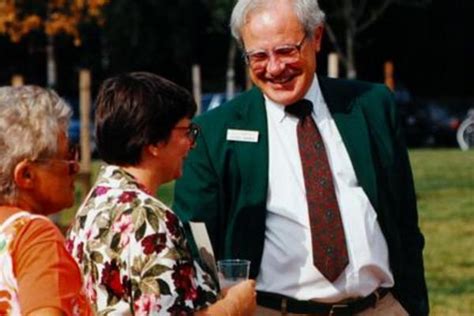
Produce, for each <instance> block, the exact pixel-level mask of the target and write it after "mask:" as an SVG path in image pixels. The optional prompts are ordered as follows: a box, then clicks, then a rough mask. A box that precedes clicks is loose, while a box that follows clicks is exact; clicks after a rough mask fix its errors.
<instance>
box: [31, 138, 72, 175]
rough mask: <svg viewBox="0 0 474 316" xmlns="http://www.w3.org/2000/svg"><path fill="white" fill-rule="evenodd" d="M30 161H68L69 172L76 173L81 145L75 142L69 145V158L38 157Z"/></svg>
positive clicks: (70, 173)
mask: <svg viewBox="0 0 474 316" xmlns="http://www.w3.org/2000/svg"><path fill="white" fill-rule="evenodd" d="M30 162H32V163H48V162H59V163H66V164H67V167H68V174H69V175H74V174H76V173H77V172H78V164H79V146H77V145H76V144H73V143H70V144H69V145H68V158H67V159H56V158H36V159H31V160H30Z"/></svg>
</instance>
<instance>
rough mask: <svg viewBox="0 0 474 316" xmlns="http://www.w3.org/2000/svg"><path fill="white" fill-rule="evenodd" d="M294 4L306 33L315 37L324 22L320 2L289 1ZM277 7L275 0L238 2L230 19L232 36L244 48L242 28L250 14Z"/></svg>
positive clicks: (242, 0) (244, 0)
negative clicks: (316, 31)
mask: <svg viewBox="0 0 474 316" xmlns="http://www.w3.org/2000/svg"><path fill="white" fill-rule="evenodd" d="M289 1H292V2H293V8H294V12H295V14H296V16H297V17H298V19H299V20H300V22H301V25H302V26H303V29H304V31H305V33H306V34H307V35H309V36H311V35H313V32H314V30H315V29H316V27H317V26H318V25H320V24H321V23H323V22H324V12H323V11H322V10H321V9H320V8H319V4H318V0H289ZM274 5H275V0H238V1H237V3H236V5H235V7H234V9H233V10H232V16H231V18H230V30H231V32H232V36H234V38H235V39H236V40H237V42H238V43H239V44H240V45H241V46H242V47H243V41H242V34H241V31H242V28H243V27H244V25H245V24H246V23H247V22H248V16H249V14H250V13H252V12H255V11H257V10H261V9H265V8H268V7H271V6H274Z"/></svg>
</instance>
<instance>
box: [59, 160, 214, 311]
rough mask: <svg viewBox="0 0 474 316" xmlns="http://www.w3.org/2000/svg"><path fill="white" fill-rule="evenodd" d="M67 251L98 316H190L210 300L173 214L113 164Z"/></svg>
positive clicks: (209, 288) (205, 279)
mask: <svg viewBox="0 0 474 316" xmlns="http://www.w3.org/2000/svg"><path fill="white" fill-rule="evenodd" d="M66 247H67V248H68V250H69V251H70V252H71V254H72V255H73V257H74V258H75V259H76V261H77V263H78V264H79V266H80V268H81V270H82V272H83V276H84V284H85V291H86V295H87V296H88V298H89V299H90V301H91V303H92V306H93V308H94V309H95V311H96V312H97V314H98V315H107V314H110V315H118V314H119V315H190V314H191V315H192V314H193V311H194V310H198V309H200V308H203V307H205V306H208V305H210V304H212V303H213V302H215V301H216V285H215V284H214V282H213V281H212V278H211V276H210V275H208V274H207V273H205V272H204V271H203V270H202V269H201V268H200V266H199V265H198V264H197V263H195V262H194V261H193V259H192V257H191V252H190V250H189V248H188V245H187V242H186V239H185V236H184V230H183V227H182V224H181V222H180V221H179V219H178V217H177V216H176V215H175V214H174V213H173V212H172V211H171V210H170V209H169V208H168V207H167V206H166V205H164V204H163V203H162V202H161V201H159V200H157V199H156V198H154V197H153V196H152V195H151V194H150V193H148V192H146V189H145V188H143V187H142V186H141V185H140V184H139V183H137V181H136V180H135V179H134V177H133V176H132V175H130V174H128V173H127V172H125V171H124V170H123V169H121V168H119V167H117V166H105V167H102V169H101V171H100V173H99V176H98V179H97V181H96V183H95V185H94V187H93V188H92V190H91V192H90V193H89V196H88V197H87V199H86V200H85V201H84V203H83V205H82V206H81V208H80V209H79V211H78V213H77V214H76V218H75V221H74V223H73V226H72V227H71V230H70V231H69V234H68V240H67V245H66Z"/></svg>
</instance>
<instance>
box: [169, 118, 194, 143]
mask: <svg viewBox="0 0 474 316" xmlns="http://www.w3.org/2000/svg"><path fill="white" fill-rule="evenodd" d="M173 129H185V130H186V137H187V138H188V139H189V140H190V141H191V144H192V146H194V145H195V144H196V139H197V137H198V135H199V131H200V129H199V125H197V124H196V123H190V124H189V126H176V127H175V128H173Z"/></svg>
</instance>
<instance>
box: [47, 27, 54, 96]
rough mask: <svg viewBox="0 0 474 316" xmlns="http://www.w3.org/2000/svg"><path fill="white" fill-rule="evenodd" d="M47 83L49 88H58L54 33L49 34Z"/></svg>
mask: <svg viewBox="0 0 474 316" xmlns="http://www.w3.org/2000/svg"><path fill="white" fill-rule="evenodd" d="M46 83H47V86H48V87H49V88H53V89H54V88H56V58H55V56H54V37H53V36H52V35H47V44H46Z"/></svg>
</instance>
